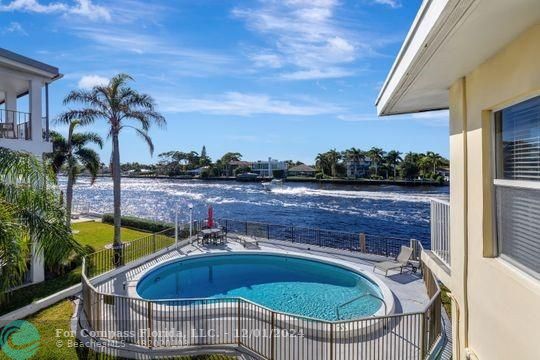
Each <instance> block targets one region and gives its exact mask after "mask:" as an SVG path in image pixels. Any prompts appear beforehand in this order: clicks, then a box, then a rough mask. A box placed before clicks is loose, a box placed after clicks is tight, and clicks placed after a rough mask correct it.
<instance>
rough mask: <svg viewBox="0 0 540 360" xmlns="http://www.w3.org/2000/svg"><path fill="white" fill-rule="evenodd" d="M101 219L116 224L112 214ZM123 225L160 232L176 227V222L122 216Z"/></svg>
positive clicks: (106, 222)
mask: <svg viewBox="0 0 540 360" xmlns="http://www.w3.org/2000/svg"><path fill="white" fill-rule="evenodd" d="M101 221H102V222H104V223H105V224H111V225H112V224H114V217H113V215H112V214H105V215H103V217H102V218H101ZM121 225H122V226H123V227H128V228H132V229H137V230H142V231H148V232H152V233H155V232H160V231H163V230H167V229H170V228H171V227H172V228H174V224H169V223H165V222H161V221H157V222H156V221H152V220H146V219H140V218H137V217H134V216H122V219H121Z"/></svg>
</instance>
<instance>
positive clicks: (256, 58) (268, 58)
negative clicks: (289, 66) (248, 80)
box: [250, 53, 283, 69]
mask: <svg viewBox="0 0 540 360" xmlns="http://www.w3.org/2000/svg"><path fill="white" fill-rule="evenodd" d="M250 58H251V61H253V64H254V65H255V66H256V67H269V68H273V69H277V68H280V67H282V66H283V59H282V58H281V56H279V55H277V54H265V53H261V54H252V55H250Z"/></svg>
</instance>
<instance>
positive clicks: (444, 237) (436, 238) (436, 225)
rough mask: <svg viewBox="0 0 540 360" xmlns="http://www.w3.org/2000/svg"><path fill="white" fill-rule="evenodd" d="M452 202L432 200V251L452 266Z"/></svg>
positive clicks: (447, 264)
mask: <svg viewBox="0 0 540 360" xmlns="http://www.w3.org/2000/svg"><path fill="white" fill-rule="evenodd" d="M449 220H450V203H449V202H448V201H444V200H438V199H432V200H431V251H432V252H433V253H434V254H435V255H436V256H437V257H438V258H439V259H440V260H441V261H442V262H443V263H444V264H445V265H446V266H448V267H449V268H450V264H451V263H450V221H449Z"/></svg>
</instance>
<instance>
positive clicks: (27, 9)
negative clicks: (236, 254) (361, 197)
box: [0, 0, 448, 163]
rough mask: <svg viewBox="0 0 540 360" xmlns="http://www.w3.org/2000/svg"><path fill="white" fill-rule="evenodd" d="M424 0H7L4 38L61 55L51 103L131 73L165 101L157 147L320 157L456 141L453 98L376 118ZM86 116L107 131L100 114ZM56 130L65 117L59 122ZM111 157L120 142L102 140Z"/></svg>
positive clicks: (133, 141)
mask: <svg viewBox="0 0 540 360" xmlns="http://www.w3.org/2000/svg"><path fill="white" fill-rule="evenodd" d="M420 3H421V1H420V0H250V1H232V0H231V1H229V0H197V1H195V0H190V1H187V0H183V1H182V0H177V1H172V0H169V1H154V0H145V1H142V0H141V1H138V0H115V1H100V0H55V1H52V2H51V1H46V0H0V37H1V39H2V41H1V46H2V47H4V48H7V49H9V50H12V51H15V52H18V53H21V54H24V55H27V56H30V57H33V58H36V59H38V60H41V61H44V62H46V63H49V64H51V65H54V66H57V67H59V68H60V71H61V72H62V73H63V74H64V78H63V79H61V80H59V81H57V82H55V83H54V84H53V85H52V86H51V88H50V89H51V99H50V105H51V115H53V116H54V115H56V114H58V113H59V112H61V111H62V110H64V109H65V108H64V107H63V106H62V99H63V97H64V96H65V95H66V94H67V93H68V92H69V91H70V90H71V89H74V88H77V87H89V86H92V85H94V84H96V83H100V82H103V81H106V79H107V78H109V77H111V76H112V75H114V74H116V73H118V72H127V73H129V74H131V75H132V76H133V77H134V78H135V80H136V82H135V83H134V84H133V85H134V86H135V87H136V88H137V89H138V90H140V91H142V92H146V93H149V94H151V95H152V96H153V97H154V98H155V99H156V102H157V104H158V106H159V110H160V111H161V112H162V113H163V115H165V117H166V119H167V122H168V125H167V128H166V129H165V130H160V129H157V128H156V129H152V130H151V136H152V137H153V139H154V143H155V148H156V150H155V154H154V157H153V158H151V157H150V154H149V153H148V151H147V150H146V149H145V148H144V144H143V143H142V142H141V141H140V140H139V138H138V137H136V136H135V135H134V134H133V133H129V132H125V133H124V134H123V135H122V137H121V140H120V146H121V150H122V153H121V160H122V162H126V161H139V162H151V161H156V160H157V154H159V153H160V152H164V151H168V150H183V151H188V150H196V151H200V149H201V148H202V146H203V145H206V148H207V150H208V153H209V155H210V156H211V157H212V158H214V159H215V158H218V157H221V155H222V154H223V153H225V152H227V151H239V152H241V153H242V154H243V155H244V158H245V159H249V160H257V159H264V158H267V157H269V156H271V157H272V158H277V159H282V160H286V159H294V160H300V161H303V162H307V163H312V162H313V158H314V157H315V155H316V154H317V153H319V152H322V151H326V150H328V149H330V148H337V149H338V150H343V149H346V148H349V147H352V146H354V147H357V148H361V149H369V148H370V147H372V146H379V147H383V148H384V149H386V150H390V149H398V150H400V151H403V152H406V151H427V150H433V151H436V152H439V153H441V154H442V155H444V156H447V155H448V121H447V116H448V115H447V113H446V112H437V113H423V114H417V115H408V116H399V117H389V118H381V119H378V118H377V117H376V111H375V107H374V102H375V99H376V96H377V93H378V90H379V88H380V86H381V85H382V83H383V81H384V79H385V77H386V74H387V73H388V71H389V69H390V67H391V65H392V62H393V60H394V57H395V56H396V54H397V52H398V50H399V47H400V46H401V43H402V41H403V39H404V38H405V35H406V33H407V31H408V29H409V27H410V25H411V23H412V21H413V19H414V16H415V14H416V12H417V10H418V8H419V6H420ZM89 129H91V130H93V131H97V132H100V133H101V134H103V135H105V134H106V130H105V129H106V127H105V125H104V124H100V123H96V124H95V125H94V126H92V127H90V128H89ZM59 130H60V131H63V130H64V129H61V128H59ZM101 154H102V158H103V160H104V162H107V160H108V158H109V156H110V144H109V143H107V146H106V147H105V148H104V150H103V151H102V152H101Z"/></svg>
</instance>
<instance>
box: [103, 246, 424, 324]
mask: <svg viewBox="0 0 540 360" xmlns="http://www.w3.org/2000/svg"><path fill="white" fill-rule="evenodd" d="M241 240H243V239H242V237H241V236H240V237H236V238H234V239H229V241H228V242H227V243H226V244H222V245H205V246H202V245H198V244H196V243H194V244H187V245H184V246H182V247H179V248H178V249H173V250H171V251H169V252H167V253H165V254H163V255H161V256H159V257H156V258H154V259H151V260H149V261H147V262H146V263H144V264H142V265H140V266H137V267H134V268H131V269H128V270H127V271H125V272H121V273H119V274H116V275H115V276H113V277H110V278H108V279H106V280H104V281H102V282H100V283H98V284H96V285H95V286H96V288H97V289H98V290H99V291H101V292H104V293H110V294H117V295H124V296H131V297H133V295H134V294H136V291H135V287H136V285H137V282H138V280H139V279H140V277H141V276H142V275H143V274H144V273H145V272H147V271H148V270H149V269H150V268H152V267H155V266H157V265H160V264H162V263H165V262H168V261H172V260H174V259H180V258H184V257H189V256H193V255H203V254H212V253H216V254H217V253H239V252H242V253H246V252H249V253H270V252H271V253H277V254H284V255H285V254H288V255H295V254H296V255H300V256H302V255H303V256H305V255H311V256H313V257H319V258H326V259H328V260H329V261H332V262H335V263H343V264H344V265H346V264H349V265H350V264H354V266H355V267H356V268H359V269H362V270H364V272H365V273H366V274H367V275H369V276H371V277H374V278H376V279H378V280H379V281H381V282H382V283H384V284H385V285H386V286H387V287H388V288H389V289H390V290H391V292H392V294H393V298H394V311H393V312H394V313H397V314H399V313H404V312H407V313H409V312H416V311H421V310H422V309H423V308H424V307H425V306H426V305H427V303H428V302H429V297H428V295H427V292H426V288H425V286H424V282H423V280H422V277H421V275H420V274H419V272H417V273H413V272H412V271H411V270H410V269H404V271H403V273H400V272H399V271H389V273H388V276H387V277H385V276H384V274H381V273H379V272H378V271H376V272H373V265H374V264H375V263H377V262H378V261H384V260H388V259H387V258H385V257H382V256H377V255H369V254H360V253H353V252H350V251H346V250H335V249H328V248H321V247H318V246H313V245H304V244H294V243H288V242H283V241H276V240H266V239H253V238H250V240H251V241H250V243H249V246H246V247H244V245H242V243H241ZM254 240H258V245H255V243H254Z"/></svg>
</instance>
